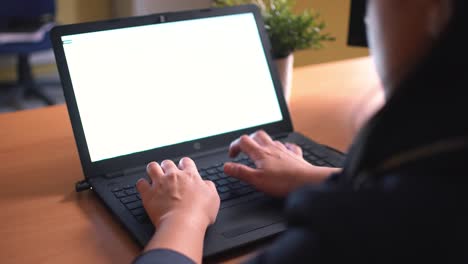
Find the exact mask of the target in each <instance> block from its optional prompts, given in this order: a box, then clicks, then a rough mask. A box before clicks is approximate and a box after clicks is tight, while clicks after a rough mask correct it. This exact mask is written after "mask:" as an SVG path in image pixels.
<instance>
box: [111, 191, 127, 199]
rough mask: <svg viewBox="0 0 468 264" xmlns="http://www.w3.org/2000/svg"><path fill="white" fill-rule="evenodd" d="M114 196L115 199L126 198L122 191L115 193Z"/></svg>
mask: <svg viewBox="0 0 468 264" xmlns="http://www.w3.org/2000/svg"><path fill="white" fill-rule="evenodd" d="M114 195H115V197H117V198H122V197H125V196H127V194H126V193H125V192H124V191H118V192H115V193H114Z"/></svg>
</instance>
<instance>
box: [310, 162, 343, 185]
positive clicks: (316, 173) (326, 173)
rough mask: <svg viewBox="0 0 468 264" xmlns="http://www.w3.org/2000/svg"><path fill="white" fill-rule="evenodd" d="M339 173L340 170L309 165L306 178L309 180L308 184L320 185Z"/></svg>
mask: <svg viewBox="0 0 468 264" xmlns="http://www.w3.org/2000/svg"><path fill="white" fill-rule="evenodd" d="M340 171H341V169H340V168H331V167H319V166H314V165H310V168H309V170H308V178H309V179H310V183H312V184H321V183H322V182H324V181H325V180H326V179H328V177H330V176H331V175H332V174H334V173H338V172H340Z"/></svg>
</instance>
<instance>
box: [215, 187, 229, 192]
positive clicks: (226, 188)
mask: <svg viewBox="0 0 468 264" xmlns="http://www.w3.org/2000/svg"><path fill="white" fill-rule="evenodd" d="M216 189H218V192H219V193H224V192H227V191H229V190H230V189H229V187H227V186H219V187H218V188H216Z"/></svg>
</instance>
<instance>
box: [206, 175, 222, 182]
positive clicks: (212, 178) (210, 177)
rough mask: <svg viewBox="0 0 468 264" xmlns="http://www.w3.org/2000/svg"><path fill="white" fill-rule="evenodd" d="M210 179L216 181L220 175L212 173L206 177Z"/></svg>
mask: <svg viewBox="0 0 468 264" xmlns="http://www.w3.org/2000/svg"><path fill="white" fill-rule="evenodd" d="M206 178H207V179H208V180H210V181H216V180H219V177H218V175H210V176H208V177H206Z"/></svg>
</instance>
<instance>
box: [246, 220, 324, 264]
mask: <svg viewBox="0 0 468 264" xmlns="http://www.w3.org/2000/svg"><path fill="white" fill-rule="evenodd" d="M320 257H321V256H320V250H319V243H318V237H317V236H316V234H315V233H314V232H312V231H310V230H307V229H306V228H290V229H288V230H287V231H286V232H285V233H284V234H282V235H281V236H280V237H279V238H278V240H277V241H275V243H274V244H273V245H271V246H270V247H269V248H267V249H266V250H265V251H263V252H261V253H260V254H259V255H257V256H256V257H255V258H253V259H251V260H249V261H247V262H246V263H248V264H281V263H294V264H300V263H320V262H321V261H320Z"/></svg>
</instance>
